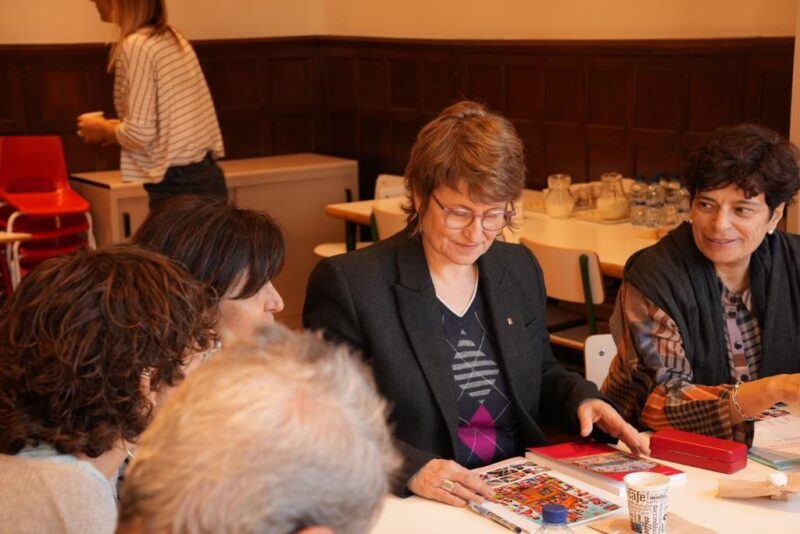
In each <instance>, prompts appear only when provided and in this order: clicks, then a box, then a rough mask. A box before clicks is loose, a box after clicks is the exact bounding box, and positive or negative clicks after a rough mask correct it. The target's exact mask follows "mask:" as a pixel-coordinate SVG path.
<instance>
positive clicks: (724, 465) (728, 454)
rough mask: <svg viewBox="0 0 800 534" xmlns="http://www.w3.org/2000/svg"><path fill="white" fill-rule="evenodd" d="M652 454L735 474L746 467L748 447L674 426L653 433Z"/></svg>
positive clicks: (654, 456)
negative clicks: (677, 428) (676, 428)
mask: <svg viewBox="0 0 800 534" xmlns="http://www.w3.org/2000/svg"><path fill="white" fill-rule="evenodd" d="M650 456H652V457H653V458H660V459H662V460H669V461H670V462H678V463H681V464H686V465H693V466H695V467H701V468H703V469H710V470H712V471H719V472H720V473H735V472H736V471H739V470H741V469H744V468H745V467H747V447H746V446H745V445H744V444H743V443H737V442H735V441H730V440H727V439H719V438H712V437H711V436H704V435H703V434H695V433H694V432H684V431H683V430H675V429H674V428H665V429H664V430H659V431H658V432H656V433H655V434H653V435H652V436H650Z"/></svg>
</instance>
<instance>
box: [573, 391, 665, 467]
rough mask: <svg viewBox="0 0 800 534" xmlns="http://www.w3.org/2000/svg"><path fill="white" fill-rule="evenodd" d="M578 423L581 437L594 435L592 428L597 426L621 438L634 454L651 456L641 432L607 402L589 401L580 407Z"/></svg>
mask: <svg viewBox="0 0 800 534" xmlns="http://www.w3.org/2000/svg"><path fill="white" fill-rule="evenodd" d="M578 421H579V422H580V424H581V436H583V437H584V438H585V437H587V436H588V435H589V434H591V433H592V426H593V425H595V424H596V425H597V426H598V427H600V429H601V430H603V431H604V432H605V433H606V434H608V435H610V436H612V437H615V438H619V439H621V440H622V442H623V443H625V445H627V446H628V448H629V449H630V450H631V452H632V453H633V454H640V453H641V454H650V449H648V448H647V445H645V443H644V441H642V438H641V437H639V432H638V431H637V430H636V429H635V428H633V427H632V426H631V425H629V424H628V423H626V422H625V420H624V419H623V418H622V416H621V415H620V414H619V413H617V411H616V410H615V409H614V408H612V407H611V405H610V404H608V403H607V402H603V401H601V400H600V399H589V400H585V401H583V402H582V403H581V404H580V406H578Z"/></svg>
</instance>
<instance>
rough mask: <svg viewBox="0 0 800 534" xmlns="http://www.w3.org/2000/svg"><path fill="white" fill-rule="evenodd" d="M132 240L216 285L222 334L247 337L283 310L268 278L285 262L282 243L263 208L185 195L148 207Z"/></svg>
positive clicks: (202, 280) (270, 279)
mask: <svg viewBox="0 0 800 534" xmlns="http://www.w3.org/2000/svg"><path fill="white" fill-rule="evenodd" d="M132 242H133V243H134V244H136V245H139V246H142V247H145V248H147V249H150V250H153V251H155V252H159V253H161V254H164V255H165V256H167V257H169V258H172V259H174V260H176V261H177V262H179V263H180V264H181V265H183V266H184V267H186V269H187V270H188V271H189V272H190V273H191V274H192V275H194V277H195V278H196V279H198V280H200V281H201V282H204V283H206V284H208V285H209V286H211V288H212V289H214V291H215V292H216V295H217V302H218V304H219V322H218V323H217V331H218V332H220V333H221V334H223V335H234V336H237V337H246V336H248V335H250V334H251V333H252V332H253V329H254V328H255V327H256V326H258V325H260V324H268V323H271V322H273V320H274V314H276V313H278V312H280V311H281V310H283V299H282V298H281V296H280V294H279V293H278V291H277V290H276V289H275V286H273V285H272V279H273V278H274V277H275V276H276V275H277V274H278V273H279V272H280V270H281V267H283V258H284V254H285V244H284V240H283V234H282V233H281V230H280V228H279V227H278V226H277V225H276V224H275V222H274V221H273V220H272V218H271V217H270V216H269V215H267V214H266V213H264V212H259V211H253V210H246V209H239V208H236V207H235V206H233V205H232V204H230V203H229V202H227V201H226V200H223V199H217V198H203V197H198V196H192V195H184V196H180V197H176V198H174V199H170V200H169V201H167V202H165V203H164V205H163V206H161V207H160V208H158V209H157V210H155V211H153V212H151V213H150V215H149V216H148V217H147V219H146V220H145V221H144V223H143V224H142V226H141V227H139V230H137V232H136V234H135V235H134V236H133V240H132Z"/></svg>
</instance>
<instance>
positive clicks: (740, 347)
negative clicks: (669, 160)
mask: <svg viewBox="0 0 800 534" xmlns="http://www.w3.org/2000/svg"><path fill="white" fill-rule="evenodd" d="M684 178H685V180H686V182H687V186H688V188H689V191H690V193H691V195H692V207H691V219H690V221H689V222H688V223H684V224H683V225H682V226H679V227H678V228H677V229H675V230H673V231H672V232H670V234H669V235H667V236H666V237H665V238H664V239H662V240H661V241H660V242H659V243H657V244H655V245H653V246H652V247H649V248H647V249H645V250H643V251H641V252H640V253H638V254H636V255H635V256H633V257H632V258H631V259H630V260H629V261H628V264H627V265H626V267H625V273H624V282H623V285H622V288H621V290H620V293H619V296H618V300H617V306H616V309H615V312H614V315H613V317H612V320H611V331H612V333H613V334H614V337H615V340H616V342H617V345H618V347H619V354H618V356H617V358H616V359H615V360H614V361H613V362H612V365H611V369H610V373H609V376H608V378H607V379H606V382H605V384H604V386H603V390H604V391H605V392H606V393H607V394H608V396H609V397H611V398H612V399H613V400H615V401H616V402H617V405H618V406H620V407H621V408H622V410H621V411H622V414H623V415H624V416H625V417H626V419H628V420H629V421H635V422H638V423H639V424H640V425H641V426H643V427H649V428H652V429H655V430H657V429H659V428H665V427H674V428H680V429H683V430H689V431H693V432H699V433H703V434H708V435H712V436H716V437H721V438H726V439H734V440H736V441H741V442H744V443H748V444H749V443H751V442H752V437H753V423H752V418H753V417H754V416H757V415H758V414H759V413H760V412H761V411H762V410H764V409H766V408H768V407H770V406H771V405H772V404H774V403H776V402H778V401H784V402H788V403H798V402H800V374H797V373H800V358H798V355H800V335H798V330H797V326H798V325H799V324H800V237H798V236H796V235H790V234H787V233H785V232H782V231H781V230H779V229H777V225H778V221H780V219H781V217H782V215H783V211H784V208H785V207H786V204H787V203H788V202H790V201H791V199H792V197H793V196H794V194H795V193H796V192H797V190H798V189H799V188H800V169H798V150H797V148H796V147H794V146H793V145H791V144H790V143H789V142H788V141H786V140H784V139H782V138H781V137H780V136H779V135H778V134H777V133H775V132H772V131H770V130H766V129H764V128H761V127H758V126H755V125H748V124H745V125H741V126H736V127H729V128H722V129H719V130H717V131H715V132H714V133H713V134H712V135H711V137H710V138H709V140H708V141H707V143H706V144H705V145H704V146H703V147H701V148H700V149H699V150H698V151H696V152H695V153H693V154H692V155H691V156H690V157H689V161H688V164H687V167H686V171H685V173H684Z"/></svg>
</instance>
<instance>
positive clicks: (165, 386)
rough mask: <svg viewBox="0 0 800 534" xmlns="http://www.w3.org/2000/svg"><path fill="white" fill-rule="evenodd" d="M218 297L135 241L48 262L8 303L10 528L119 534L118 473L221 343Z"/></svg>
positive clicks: (3, 456)
mask: <svg viewBox="0 0 800 534" xmlns="http://www.w3.org/2000/svg"><path fill="white" fill-rule="evenodd" d="M212 306H213V305H212V299H211V294H210V292H209V290H208V289H207V287H206V286H205V285H203V284H201V283H199V282H196V281H194V279H192V278H191V277H190V276H189V274H188V273H186V272H185V271H184V270H183V269H181V268H179V267H177V266H175V265H174V264H172V263H171V262H170V261H169V260H168V259H166V258H164V257H163V256H160V255H158V254H155V253H153V252H149V251H146V250H142V249H138V248H135V247H130V246H128V247H115V248H110V249H106V250H98V251H84V252H80V253H78V254H76V255H72V256H64V257H60V258H55V259H52V260H49V261H47V262H45V263H43V264H42V265H40V266H39V267H38V268H37V269H35V270H33V271H32V272H31V273H30V274H28V276H26V277H25V278H24V279H23V282H22V284H20V286H19V289H18V290H17V292H16V293H14V294H13V295H12V296H11V298H10V299H9V300H8V301H7V302H6V303H5V306H4V307H3V308H2V309H0V525H14V530H15V531H16V532H93V533H94V532H113V531H114V528H115V525H116V518H117V508H116V502H115V498H116V495H115V490H114V485H113V484H112V482H111V481H112V480H114V478H115V477H116V474H117V471H118V470H119V467H120V465H121V464H122V462H123V461H124V460H125V457H126V455H129V454H132V453H131V452H130V451H131V449H132V448H134V445H133V444H134V443H135V442H136V440H137V438H138V436H139V434H141V433H142V431H143V430H144V429H145V427H146V426H147V424H148V423H149V421H150V419H151V415H152V412H153V409H154V408H155V406H157V405H158V403H159V400H160V399H161V398H163V395H164V394H165V393H166V392H167V391H168V390H169V389H170V388H171V387H172V386H174V385H176V384H177V383H178V382H180V381H181V380H182V379H183V378H184V376H185V374H186V373H187V372H189V370H190V369H191V368H192V367H193V366H195V365H197V364H198V363H199V362H200V361H201V360H202V357H203V351H204V350H205V349H206V348H207V347H210V346H212V344H213V341H214V338H213V334H212V330H211V326H212V324H213V321H214V320H215V317H214V315H213V312H212V311H211V310H213V309H214V308H213V307H212Z"/></svg>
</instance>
